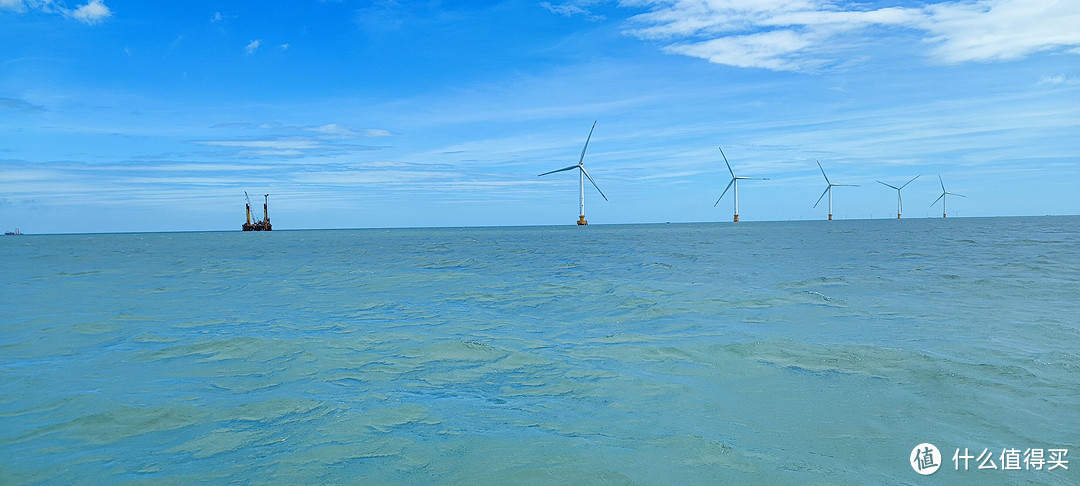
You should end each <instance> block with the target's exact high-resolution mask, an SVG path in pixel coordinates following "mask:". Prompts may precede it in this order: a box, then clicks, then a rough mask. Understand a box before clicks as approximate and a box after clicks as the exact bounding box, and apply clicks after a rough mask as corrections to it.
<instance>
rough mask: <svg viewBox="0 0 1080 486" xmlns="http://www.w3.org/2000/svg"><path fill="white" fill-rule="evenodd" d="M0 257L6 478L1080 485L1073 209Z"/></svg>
mask: <svg viewBox="0 0 1080 486" xmlns="http://www.w3.org/2000/svg"><path fill="white" fill-rule="evenodd" d="M0 268H2V271H3V277H4V279H3V281H2V282H0V309H2V311H0V483H3V484H34V483H48V484H71V483H81V484H87V483H92V484H104V483H108V484H123V483H164V484H190V483H193V482H199V481H208V482H211V483H228V482H239V483H282V484H335V483H338V484H508V483H524V484H635V483H636V484H725V483H729V484H738V483H742V484H986V483H1004V484H1027V483H1037V484H1076V483H1080V421H1078V420H1077V412H1078V411H1080V356H1078V354H1080V313H1078V311H1080V218H1077V217H1045V218H987V219H949V220H939V219H911V220H903V221H896V220H874V221H832V222H825V221H819V222H775V223H766V222H759V223H753V222H752V223H745V222H744V223H739V224H731V223H723V224H685V225H684V224H670V225H667V224H661V225H640V226H603V225H597V226H589V227H584V228H579V227H569V226H568V227H522V228H455V229H397V230H332V231H274V232H271V233H241V232H239V231H236V232H223V233H168V234H102V235H52V236H22V237H5V238H2V239H0ZM923 442H929V443H932V444H934V445H936V446H937V447H938V448H939V449H940V450H941V453H942V456H943V457H942V465H941V469H940V470H939V471H938V472H937V473H935V474H934V475H932V476H925V477H924V476H921V475H919V474H916V472H915V471H914V469H913V468H912V466H911V465H910V464H909V456H910V454H911V451H912V449H913V448H914V447H915V446H916V445H917V444H920V443H923ZM957 448H959V449H961V451H963V449H964V448H967V449H969V450H970V451H971V452H972V455H975V456H977V455H979V454H980V453H981V452H983V450H984V449H987V450H988V451H989V452H990V453H992V454H993V462H994V463H995V465H996V466H997V469H983V470H979V469H977V466H978V461H975V460H974V459H973V460H971V463H970V465H969V470H967V471H964V470H963V463H962V462H961V463H960V468H961V470H959V471H957V470H954V463H953V461H952V456H953V452H954V451H955V450H956V449H957ZM1009 448H1016V449H1018V450H1020V451H1024V450H1026V449H1035V448H1038V449H1044V450H1049V449H1067V450H1068V453H1067V455H1066V456H1065V457H1064V459H1065V460H1070V462H1069V463H1068V464H1067V466H1068V467H1069V469H1067V470H1066V469H1064V468H1061V467H1058V468H1056V469H1054V470H1052V471H1050V470H1048V467H1043V469H1042V470H1019V471H1017V470H1002V467H1004V464H1003V463H1002V461H1001V460H999V459H1001V458H1000V457H999V454H1001V453H1002V452H1003V450H1004V449H1009ZM1047 456H1049V453H1047ZM1023 465H1024V464H1021V467H1023Z"/></svg>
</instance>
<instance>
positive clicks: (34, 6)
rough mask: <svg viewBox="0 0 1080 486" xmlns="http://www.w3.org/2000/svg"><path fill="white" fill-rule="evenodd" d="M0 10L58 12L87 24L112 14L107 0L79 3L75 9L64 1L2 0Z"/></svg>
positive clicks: (99, 20) (94, 22)
mask: <svg viewBox="0 0 1080 486" xmlns="http://www.w3.org/2000/svg"><path fill="white" fill-rule="evenodd" d="M0 10H10V11H13V12H18V13H25V12H28V11H31V10H33V11H38V12H43V13H48V14H57V15H61V16H63V17H67V18H71V19H75V20H78V21H79V22H82V23H84V24H87V25H94V24H97V23H100V22H102V21H104V20H105V19H107V18H109V17H111V16H112V10H110V9H109V7H108V6H106V5H105V0H90V1H89V2H88V3H85V4H83V5H79V6H78V7H75V8H74V9H71V8H67V6H66V5H64V4H63V2H56V1H54V0H0Z"/></svg>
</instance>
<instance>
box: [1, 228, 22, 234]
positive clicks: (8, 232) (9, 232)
mask: <svg viewBox="0 0 1080 486" xmlns="http://www.w3.org/2000/svg"><path fill="white" fill-rule="evenodd" d="M22 234H23V233H22V231H19V228H15V231H5V232H4V236H22Z"/></svg>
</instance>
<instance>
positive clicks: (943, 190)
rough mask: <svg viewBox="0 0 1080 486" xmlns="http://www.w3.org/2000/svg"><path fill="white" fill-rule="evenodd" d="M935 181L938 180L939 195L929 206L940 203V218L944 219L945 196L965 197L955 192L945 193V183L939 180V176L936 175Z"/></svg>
mask: <svg viewBox="0 0 1080 486" xmlns="http://www.w3.org/2000/svg"><path fill="white" fill-rule="evenodd" d="M937 180H938V182H940V183H941V195H940V196H938V197H937V199H934V202H932V203H930V205H931V206H933V205H935V204H937V202H938V201H941V217H942V218H945V217H946V214H945V195H946V194H948V195H950V196H960V197H967V196H965V195H963V194H957V193H955V192H949V191H946V190H945V182H943V181H942V180H941V174H938V176H937Z"/></svg>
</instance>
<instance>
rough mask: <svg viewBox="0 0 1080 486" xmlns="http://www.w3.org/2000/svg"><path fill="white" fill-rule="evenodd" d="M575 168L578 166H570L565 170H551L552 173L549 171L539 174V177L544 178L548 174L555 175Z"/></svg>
mask: <svg viewBox="0 0 1080 486" xmlns="http://www.w3.org/2000/svg"><path fill="white" fill-rule="evenodd" d="M576 168H578V166H576V165H571V166H570V167H567V168H565V169H559V170H553V171H551V172H544V173H543V174H540V176H546V175H548V174H554V173H556V172H562V171H566V170H571V169H576ZM540 176H537V177H540Z"/></svg>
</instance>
